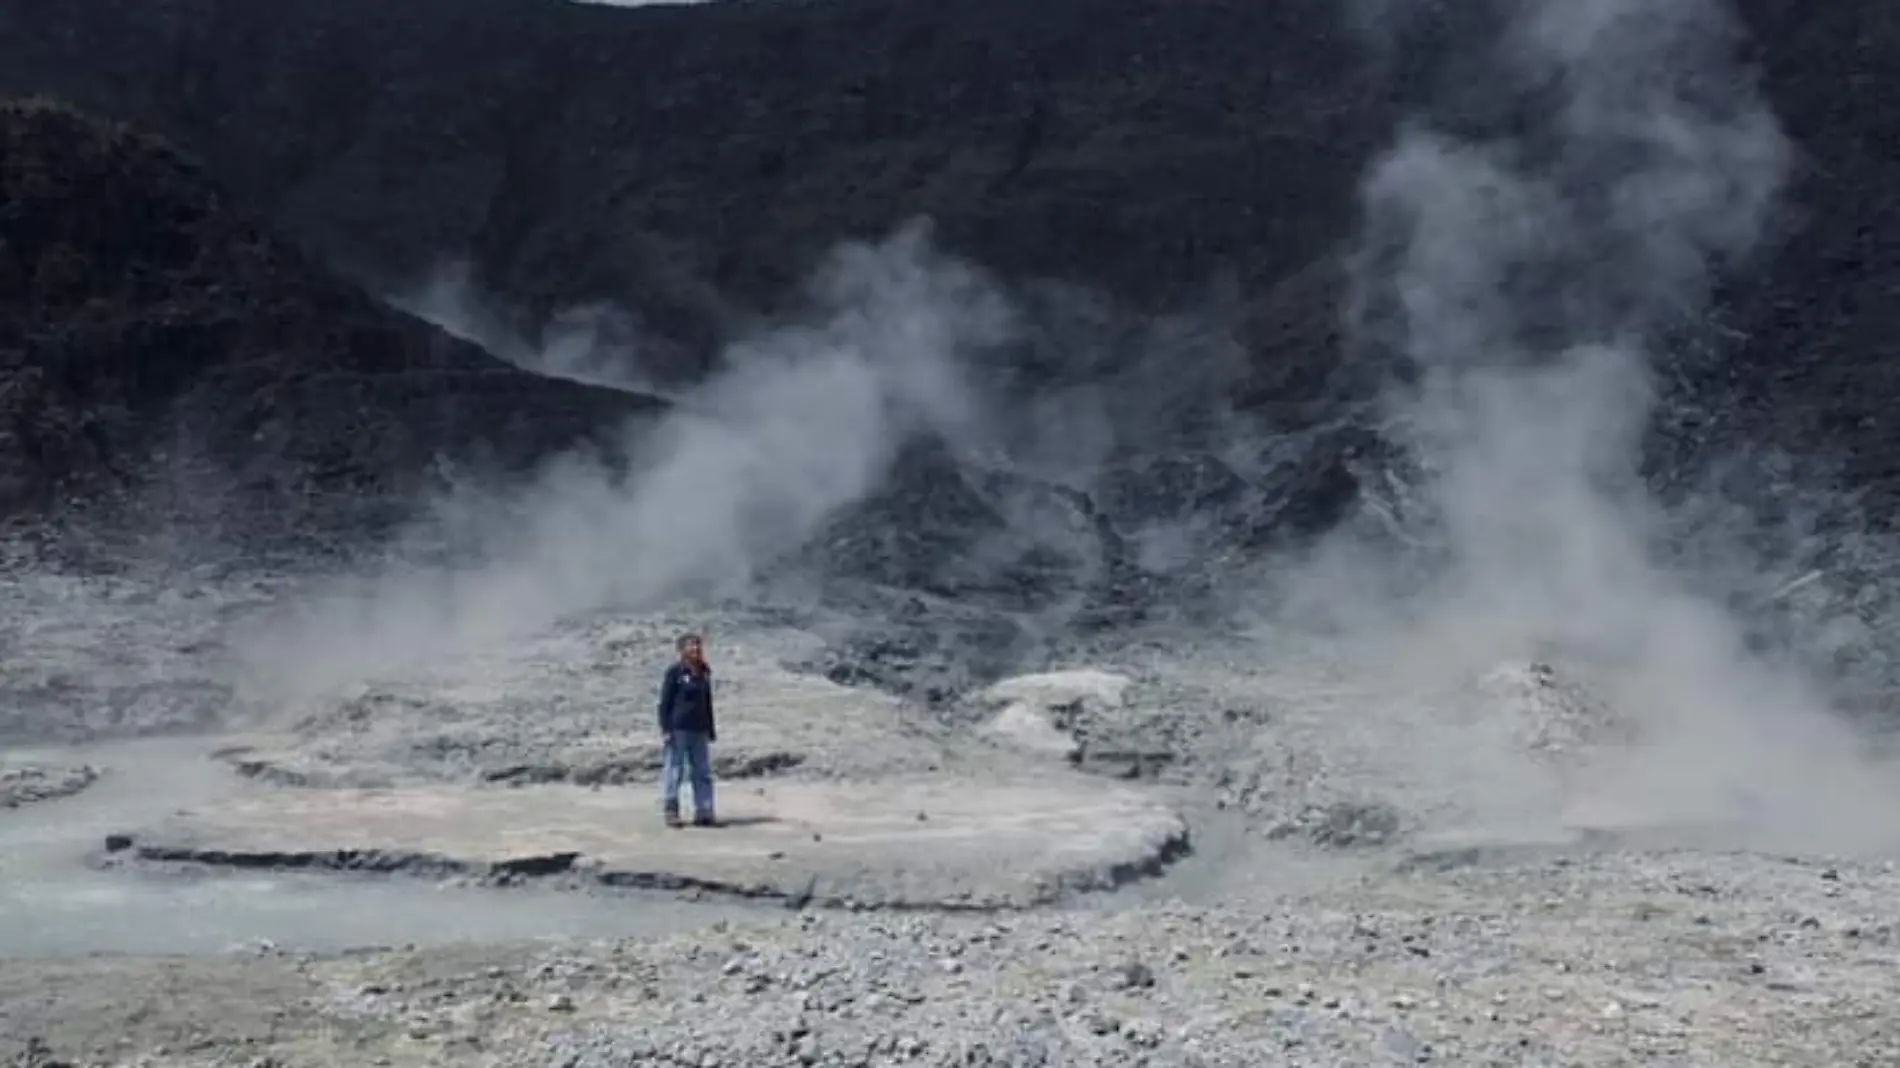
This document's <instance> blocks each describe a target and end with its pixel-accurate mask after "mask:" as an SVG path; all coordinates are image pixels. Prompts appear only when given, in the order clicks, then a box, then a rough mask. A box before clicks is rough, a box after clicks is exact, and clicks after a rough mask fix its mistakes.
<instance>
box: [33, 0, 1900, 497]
mask: <svg viewBox="0 0 1900 1068" xmlns="http://www.w3.org/2000/svg"><path fill="white" fill-rule="evenodd" d="M1349 6H1350V5H1342V4H1340V3H1338V2H1337V0H1274V2H1270V3H1269V2H1259V0H1048V2H1044V3H1034V4H1030V3H1022V2H1020V0H970V2H967V3H959V4H942V3H921V2H904V0H811V2H805V3H795V2H784V0H773V2H761V3H740V2H721V3H712V4H704V5H691V6H680V7H660V8H637V9H616V8H609V7H602V6H597V5H577V4H567V3H560V2H556V0H286V2H284V3H276V4H257V3H253V2H250V0H64V2H62V3H58V4H48V3H44V2H42V0H0V86H11V87H12V88H15V89H34V90H39V89H46V90H52V91H55V92H58V93H60V94H63V95H70V96H71V97H72V98H74V99H76V100H79V101H81V102H84V103H87V104H90V105H94V106H99V107H102V108H106V109H109V110H110V111H112V112H113V113H114V114H121V115H126V116H131V117H137V118H140V119H143V120H147V121H150V122H152V123H154V124H156V127H157V128H159V129H163V130H166V131H168V132H170V133H172V134H173V135H175V136H177V137H178V138H180V139H181V140H182V141H183V142H184V143H186V144H188V145H190V146H191V147H192V148H193V149H194V150H196V151H199V152H201V153H203V154H204V155H205V156H206V157H207V158H208V159H209V160H211V161H212V164H213V166H214V167H215V168H216V170H217V172H218V174H219V176H220V178H222V179H224V180H226V181H227V182H229V183H230V187H231V188H232V189H233V190H234V191H235V192H237V193H238V194H239V195H241V196H242V197H243V198H245V199H246V200H247V201H248V202H249V203H251V204H254V205H257V206H259V207H260V208H261V209H262V210H264V211H265V212H266V213H268V214H269V215H270V216H271V217H272V218H273V219H274V220H275V221H276V222H277V223H278V224H280V225H281V226H283V227H285V228H286V230H287V232H289V233H290V234H292V235H294V236H295V237H297V238H298V239H299V240H301V241H302V242H304V243H305V244H307V245H308V246H310V247H312V248H314V249H315V250H317V251H318V252H319V254H320V255H322V256H323V257H325V258H327V259H329V260H331V261H332V262H335V263H338V264H341V265H343V266H345V267H346V269H349V270H351V271H354V272H357V273H359V274H361V275H363V276H365V277H369V278H373V279H378V280H381V281H384V282H387V281H392V280H401V281H405V282H406V281H411V280H413V279H414V277H415V275H416V273H417V272H419V271H421V270H423V269H425V268H427V267H428V266H429V265H431V264H432V263H433V262H434V261H435V260H436V259H437V258H438V257H441V256H444V255H457V254H467V255H469V256H472V257H473V258H474V260H475V262H476V263H477V265H478V267H479V268H480V274H481V277H483V278H484V279H485V281H486V282H487V283H488V284H490V285H491V286H492V287H494V288H495V289H497V290H499V291H500V292H502V293H504V294H506V295H508V296H510V297H513V298H518V299H519V300H521V301H522V302H523V303H524V304H525V305H526V306H528V307H530V308H534V309H537V310H539V311H546V310H547V309H549V308H552V307H554V306H557V305H559V304H562V303H566V302H571V301H579V300H585V299H589V298H594V297H603V296H604V297H609V298H613V299H615V300H618V301H621V302H624V303H629V304H632V305H634V306H635V307H636V308H638V309H639V310H640V311H641V312H643V313H644V314H645V315H646V316H647V317H648V318H649V319H650V320H651V321H652V322H653V323H654V324H655V325H656V326H658V327H659V328H660V329H662V330H665V331H667V332H668V333H670V334H673V335H674V336H677V337H683V338H688V339H692V338H697V339H698V340H699V341H700V342H702V344H701V345H700V347H699V352H700V356H699V357H698V361H697V363H695V361H690V360H689V361H688V364H689V365H688V366H682V367H679V368H674V369H673V370H675V371H677V372H679V373H681V374H687V375H690V374H692V373H695V372H696V371H698V370H699V369H701V368H700V366H699V365H700V364H703V362H704V360H706V359H709V358H710V356H709V353H710V352H711V346H710V342H711V340H712V339H713V338H715V337H716V336H718V335H719V334H720V333H721V332H722V331H724V330H726V329H729V328H730V327H731V326H732V324H733V319H734V314H733V309H734V308H742V309H747V310H757V309H759V308H767V307H771V306H773V305H774V304H775V303H776V302H778V301H780V300H781V299H782V298H783V297H784V296H785V294H786V291H787V287H788V286H789V284H790V283H791V282H792V281H793V280H794V279H796V278H798V277H799V276H800V275H801V273H802V272H803V271H804V270H805V268H806V267H808V266H809V265H810V264H811V263H812V262H813V260H814V258H815V257H816V256H818V255H819V254H821V253H822V252H823V251H825V250H826V249H827V248H829V247H830V246H831V245H832V244H833V243H834V242H835V241H836V240H837V239H839V238H841V237H845V236H851V235H877V234H882V233H884V232H886V231H887V230H888V229H889V228H890V227H892V226H893V225H894V224H897V223H899V222H901V221H903V220H904V219H906V218H908V217H911V216H913V215H917V214H920V213H923V214H930V215H933V216H934V217H935V218H936V220H937V221H938V224H939V226H938V232H939V234H940V236H941V237H942V239H943V240H944V242H945V243H946V244H947V245H948V246H949V247H950V248H951V249H952V250H954V251H958V252H963V253H967V254H970V255H972V256H973V257H974V258H976V259H977V260H979V261H980V262H982V263H983V264H985V265H986V266H989V267H992V268H995V269H997V270H999V271H1001V272H1003V273H1004V274H1005V275H1009V276H1016V277H1022V276H1055V277H1060V278H1064V279H1068V280H1074V281H1081V282H1085V283H1088V284H1090V285H1093V286H1097V287H1100V288H1101V289H1103V290H1105V291H1107V292H1109V293H1111V294H1113V295H1114V296H1116V297H1117V298H1118V299H1120V300H1121V301H1123V302H1125V303H1127V304H1129V305H1131V306H1134V307H1145V308H1150V309H1152V308H1155V307H1160V306H1164V305H1167V304H1169V303H1171V302H1174V301H1177V300H1179V299H1181V298H1183V296H1184V295H1191V294H1194V293H1197V292H1199V291H1201V288H1202V287H1204V286H1205V285H1206V284H1207V283H1208V282H1209V281H1210V280H1216V279H1219V278H1222V277H1229V278H1233V279H1237V280H1239V282H1240V283H1241V292H1242V293H1243V295H1244V296H1245V297H1246V298H1247V304H1246V307H1247V308H1248V309H1249V310H1250V311H1251V313H1252V314H1251V318H1250V320H1249V322H1248V329H1247V331H1246V332H1245V334H1246V337H1247V339H1248V341H1249V344H1250V346H1251V349H1252V353H1251V356H1252V362H1251V369H1250V370H1249V371H1248V372H1247V377H1245V378H1243V379H1242V380H1240V381H1238V382H1235V383H1233V384H1232V389H1233V391H1234V393H1235V395H1237V396H1239V397H1240V398H1241V399H1242V400H1243V402H1246V403H1248V404H1252V405H1256V406H1264V405H1268V404H1271V405H1273V406H1274V409H1275V412H1276V414H1281V415H1291V416H1293V417H1296V418H1297V417H1298V416H1300V415H1302V414H1304V413H1302V411H1301V407H1302V403H1303V402H1304V401H1307V400H1310V399H1311V398H1313V397H1314V396H1315V395H1316V393H1318V392H1319V391H1320V387H1321V386H1322V385H1324V384H1325V382H1326V381H1327V379H1328V372H1329V370H1330V369H1331V368H1332V367H1333V366H1334V365H1335V363H1336V355H1337V353H1336V350H1337V338H1336V335H1337V331H1336V330H1335V328H1334V324H1335V322H1336V318H1337V297H1338V282H1337V278H1336V277H1335V275H1334V274H1333V273H1332V272H1329V271H1328V269H1327V267H1326V263H1327V260H1328V257H1329V256H1331V255H1332V254H1333V253H1334V252H1336V251H1337V249H1338V247H1339V245H1340V243H1341V242H1342V241H1343V240H1344V239H1345V238H1346V237H1347V236H1348V235H1349V234H1350V233H1351V231H1352V225H1353V219H1354V189H1355V180H1356V177H1357V175H1358V174H1359V173H1360V171H1361V169H1362V168H1363V166H1364V164H1365V163H1366V161H1367V159H1368V157H1369V156H1370V154H1371V153H1372V152H1374V151H1376V150H1377V149H1378V148H1379V147H1380V146H1382V145H1384V144H1386V143H1387V142H1388V140H1389V138H1390V137H1391V134H1392V131H1393V129H1394V124H1395V122H1396V121H1398V120H1399V119H1400V118H1401V117H1402V116H1404V115H1407V114H1410V113H1413V112H1416V111H1421V110H1424V111H1430V112H1433V113H1435V114H1436V115H1437V116H1438V117H1439V118H1441V119H1449V120H1452V121H1462V122H1464V123H1466V124H1467V125H1469V123H1470V122H1472V121H1475V120H1473V118H1472V114H1471V113H1472V112H1474V111H1475V112H1482V111H1484V110H1485V109H1486V107H1487V106H1490V105H1488V104H1487V101H1486V93H1485V92H1484V89H1485V87H1484V86H1482V85H1477V86H1474V85H1472V84H1470V83H1471V80H1472V77H1473V75H1472V72H1473V71H1474V70H1479V69H1481V66H1480V65H1478V64H1474V63H1465V62H1461V61H1459V59H1458V58H1457V56H1456V55H1455V53H1456V52H1457V51H1458V50H1459V49H1461V48H1467V47H1469V46H1470V44H1471V37H1472V34H1471V33H1469V32H1467V31H1468V29H1469V25H1468V24H1475V23H1477V22H1482V21H1484V11H1485V7H1486V5H1485V4H1484V3H1481V2H1478V0H1474V2H1472V3H1468V4H1461V5H1450V6H1442V5H1441V6H1440V8H1438V9H1437V10H1438V11H1439V14H1440V15H1441V16H1443V17H1440V18H1438V19H1436V20H1435V21H1434V20H1417V24H1416V25H1414V26H1412V27H1411V28H1410V29H1408V30H1407V31H1405V32H1406V33H1409V34H1410V36H1400V37H1396V38H1393V39H1392V40H1391V41H1390V42H1389V43H1390V47H1388V48H1387V49H1385V50H1384V52H1383V53H1377V52H1375V51H1374V50H1373V49H1371V48H1369V47H1368V45H1367V39H1366V38H1364V37H1363V36H1361V35H1358V34H1355V33H1354V32H1352V31H1351V30H1350V29H1349V28H1348V27H1347V25H1346V24H1345V20H1344V16H1342V14H1341V9H1342V8H1344V7H1349ZM1736 7H1737V9H1738V10H1739V12H1740V14H1741V15H1742V17H1743V19H1744V21H1745V23H1746V24H1747V27H1748V29H1749V30H1750V31H1751V35H1752V39H1753V41H1754V45H1753V47H1754V48H1755V50H1756V51H1757V52H1758V53H1759V60H1760V68H1761V71H1762V74H1763V77H1764V84H1765V87H1766V90H1767V92H1768V95H1769V96H1770V98H1771V100H1772V102H1773V104H1774V106H1775V108H1776V110H1777V112H1778V113H1779V114H1780V115H1781V116H1782V118H1783V120H1784V122H1785V124H1786V125H1787V127H1788V128H1789V130H1790V132H1791V133H1792V135H1793V136H1794V138H1795V139H1796V141H1797V142H1798V143H1799V146H1800V149H1801V151H1802V153H1803V161H1802V167H1803V169H1802V173H1801V174H1800V176H1799V180H1798V181H1797V183H1796V185H1795V187H1794V191H1793V193H1794V197H1793V202H1792V204H1791V206H1790V210H1789V212H1788V213H1787V215H1786V217H1785V218H1784V219H1783V220H1782V223H1783V226H1784V232H1783V235H1782V237H1783V240H1782V242H1781V243H1780V244H1779V245H1778V246H1777V247H1776V248H1775V249H1773V250H1772V255H1770V256H1769V257H1768V258H1767V259H1766V260H1765V261H1764V262H1763V263H1762V264H1761V265H1760V266H1761V268H1762V271H1763V272H1764V275H1763V282H1762V284H1758V285H1753V286H1749V287H1743V288H1740V289H1737V290H1736V295H1735V297H1734V306H1733V307H1731V308H1729V309H1728V312H1727V315H1726V321H1727V323H1728V324H1729V325H1730V326H1732V327H1733V328H1734V329H1735V332H1736V333H1737V334H1738V335H1739V336H1743V337H1746V338H1747V340H1746V341H1745V342H1744V343H1743V344H1741V346H1740V347H1739V350H1738V351H1736V352H1734V353H1733V354H1732V359H1731V360H1730V362H1728V363H1727V364H1726V365H1724V366H1722V367H1719V368H1714V369H1709V370H1708V373H1706V374H1705V375H1703V376H1702V377H1701V378H1699V379H1696V380H1695V381H1693V382H1691V383H1690V385H1691V386H1692V388H1693V389H1694V390H1696V391H1698V392H1699V393H1700V394H1702V395H1703V397H1704V399H1705V400H1706V401H1708V403H1709V404H1711V405H1719V406H1722V407H1725V408H1727V409H1728V410H1729V411H1728V414H1727V415H1726V416H1725V419H1724V421H1723V422H1722V423H1721V426H1722V427H1723V428H1724V429H1723V430H1722V433H1723V434H1724V435H1726V438H1727V440H1732V441H1769V442H1773V443H1777V444H1781V445H1786V446H1789V447H1792V448H1795V449H1799V450H1812V449H1820V450H1824V451H1827V452H1830V453H1832V454H1835V455H1837V456H1839V457H1841V458H1844V459H1845V461H1846V467H1847V469H1848V474H1850V475H1851V476H1852V477H1853V478H1854V479H1855V480H1856V481H1859V482H1862V483H1874V484H1879V485H1881V486H1885V485H1887V484H1889V483H1892V482H1894V481H1895V479H1894V472H1893V471H1891V470H1890V467H1891V464H1892V462H1893V461H1892V460H1891V459H1890V458H1891V457H1894V456H1896V455H1900V448H1896V446H1900V440H1896V438H1895V434H1896V433H1897V431H1896V430H1895V426H1896V425H1897V424H1895V422H1894V421H1893V420H1890V419H1886V418H1884V410H1885V408H1886V406H1887V405H1888V398H1890V397H1891V396H1893V393H1894V388H1893V387H1894V385H1895V383H1893V382H1892V381H1891V376H1892V372H1891V371H1890V370H1888V365H1889V364H1890V363H1891V361H1889V360H1888V359H1886V356H1887V355H1888V354H1889V353H1891V352H1892V344H1893V342H1892V341H1891V339H1892V338H1893V337H1895V336H1900V321H1897V320H1896V312H1895V311H1894V310H1893V305H1892V302H1891V301H1890V300H1888V299H1887V297H1888V295H1889V294H1890V293H1891V291H1892V287H1893V285H1894V284H1895V279H1897V278H1900V240H1896V239H1895V234H1896V219H1895V217H1894V211H1895V208H1894V206H1893V200H1892V197H1891V190H1893V189H1896V188H1900V154H1896V153H1895V152H1893V151H1892V145H1893V144H1895V143H1896V131H1895V128H1894V123H1895V121H1896V120H1895V118H1894V116H1895V115H1896V114H1900V108H1897V107H1896V104H1900V100H1896V99H1895V97H1896V94H1897V93H1900V90H1896V88H1895V87H1896V86H1900V78H1897V77H1896V74H1900V71H1896V69H1895V64H1896V63H1900V59H1896V57H1900V8H1896V7H1895V6H1894V5H1893V4H1892V3H1890V2H1887V0H1838V2H1835V3H1829V4H1824V5H1815V4H1812V3H1796V2H1794V0H1738V2H1737V4H1736ZM1448 53H1452V54H1453V55H1452V58H1451V59H1450V60H1448V59H1447V55H1448ZM1492 110H1495V107H1493V109H1492ZM1461 113H1462V114H1461ZM1223 388H1225V387H1223ZM1887 496H1889V497H1891V494H1888V495H1887Z"/></svg>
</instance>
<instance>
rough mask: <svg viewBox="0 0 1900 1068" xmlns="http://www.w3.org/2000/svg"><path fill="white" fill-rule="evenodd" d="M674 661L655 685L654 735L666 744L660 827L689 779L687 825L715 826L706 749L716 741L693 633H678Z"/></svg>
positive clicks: (702, 651)
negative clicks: (657, 698) (690, 813)
mask: <svg viewBox="0 0 1900 1068" xmlns="http://www.w3.org/2000/svg"><path fill="white" fill-rule="evenodd" d="M674 645H675V646H676V647H677V648H678V650H679V659H678V660H676V661H674V662H673V663H672V664H670V665H668V667H667V669H666V677H665V678H664V679H663V680H662V681H661V683H660V736H661V737H662V738H663V739H664V740H665V743H666V748H665V752H666V771H665V781H664V785H663V787H662V789H663V790H664V795H663V803H664V805H665V809H666V825H667V826H668V827H678V826H680V825H681V821H680V780H681V778H683V777H687V776H690V777H691V778H692V781H693V825H694V826H695V827H712V826H716V825H717V822H718V821H717V820H716V819H715V818H714V816H713V783H712V758H711V755H710V754H709V752H708V750H707V747H708V745H709V744H710V743H712V742H715V741H718V740H719V732H718V730H717V729H716V728H715V727H714V726H713V697H712V666H711V665H709V664H707V663H706V643H705V642H703V641H701V640H700V637H699V635H697V634H682V635H680V637H679V640H678V641H677V642H675V643H674Z"/></svg>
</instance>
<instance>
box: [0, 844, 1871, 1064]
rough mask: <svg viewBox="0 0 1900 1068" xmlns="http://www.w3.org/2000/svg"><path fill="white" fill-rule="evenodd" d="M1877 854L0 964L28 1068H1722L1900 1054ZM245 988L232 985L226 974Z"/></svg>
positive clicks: (1632, 857) (4, 1016)
mask: <svg viewBox="0 0 1900 1068" xmlns="http://www.w3.org/2000/svg"><path fill="white" fill-rule="evenodd" d="M1897 889H1900V881H1897V880H1896V876H1895V874H1894V873H1893V871H1892V866H1891V865H1890V864H1889V865H1873V866H1861V865H1852V864H1845V863H1838V862H1837V863H1831V864H1824V863H1821V862H1809V861H1799V860H1782V859H1775V858H1767V857H1757V856H1746V855H1737V856H1716V855H1686V854H1671V853H1655V854H1621V853H1605V854H1599V855H1579V856H1573V857H1568V858H1554V857H1528V858H1523V859H1519V860H1515V861H1504V862H1498V863H1494V864H1490V865H1485V866H1481V867H1475V868H1465V869H1461V870H1453V871H1430V870H1419V871H1412V872H1409V873H1404V874H1393V873H1391V872H1384V873H1380V874H1378V875H1377V876H1376V877H1374V876H1363V877H1359V878H1354V879H1348V880H1343V881H1340V882H1336V883H1334V884H1332V885H1329V886H1327V887H1326V888H1325V890H1324V891H1323V892H1321V893H1318V894H1289V895H1276V894H1275V893H1273V892H1272V890H1271V889H1270V887H1268V886H1265V885H1263V886H1262V887H1260V888H1258V889H1257V890H1256V891H1255V892H1252V893H1248V894H1245V895H1244V896H1242V897H1240V898H1237V899H1235V900H1234V901H1233V902H1231V903H1229V904H1226V905H1223V906H1219V907H1187V906H1184V905H1179V904H1152V905H1145V906H1141V907H1136V908H1131V909H1126V910H1120V911H1112V912H1065V913H1041V914H1033V915H1005V916H964V917H957V916H942V915H921V916H917V915H913V916H893V915H875V914H841V913H818V912H806V913H802V914H794V913H787V912H783V911H781V912H779V913H777V914H761V915H760V916H759V917H758V918H757V919H755V920H747V921H742V922H733V923H724V924H721V925H718V926H715V927H707V928H704V929H698V930H691V931H683V932H681V933H679V934H678V935H677V936H674V937H668V938H658V939H652V940H646V941H639V942H625V943H618V944H588V945H563V946H558V947H547V946H485V947H467V948H462V949H454V950H438V951H429V952H416V951H406V950H394V949H390V950H378V951H373V952H362V953H352V954H345V955H341V956H328V957H312V956H309V955H304V954H298V953H295V952H288V951H279V950H274V949H263V950H259V951H254V952H245V953H239V954H233V955H230V956H225V957H219V958H197V959H176V960H156V961H155V960H128V959H123V958H112V957H102V958H92V959H87V960H73V961H61V962H49V963H22V962H10V963H8V964H5V965H4V966H0V1023H3V1024H4V1027H0V1034H4V1035H5V1036H7V1037H6V1038H5V1039H4V1041H5V1042H6V1043H7V1044H8V1045H9V1046H10V1047H11V1048H5V1047H0V1049H4V1051H5V1053H7V1054H9V1055H12V1056H14V1057H15V1058H16V1061H15V1063H24V1064H32V1065H40V1066H43V1065H51V1064H58V1063H73V1064H93V1063H100V1064H107V1063H111V1064H138V1065H257V1064H281V1065H301V1064H313V1065H315V1064H337V1065H341V1064H377V1065H409V1064H489V1065H504V1064H506V1065H543V1064H545V1065H565V1066H571V1068H581V1066H590V1068H591V1066H596V1065H599V1066H606V1065H625V1064H678V1065H693V1066H708V1065H832V1064H835V1065H887V1064H925V1065H981V1064H1011V1065H1032V1064H1103V1065H1110V1064H1122V1065H1135V1064H1148V1065H1234V1066H1243V1065H1257V1064H1263V1063H1284V1064H1311V1065H1366V1064H1457V1065H1533V1064H1535V1065H1576V1066H1583V1065H1602V1066H1609V1065H1627V1064H1671V1065H1708V1066H1716V1065H1720V1066H1724V1068H1735V1066H1742V1065H1781V1066H1787V1065H1816V1066H1820V1065H1828V1066H1843V1065H1854V1066H1874V1065H1882V1064H1891V1063H1893V1058H1894V1057H1896V1056H1900V1031H1896V1029H1895V1025H1894V1023H1893V1020H1892V1015H1891V1013H1890V1012H1888V1011H1887V1002H1888V1000H1889V998H1890V992H1891V990H1892V987H1893V984H1894V982H1895V980H1896V976H1895V974H1894V972H1895V968H1896V957H1895V950H1894V942H1893V940H1894V937H1895V936H1894V929H1893V928H1894V915H1893V910H1892V905H1891V902H1892V901H1893V899H1894V893H1895V891H1896V890H1897ZM240 991H241V993H240Z"/></svg>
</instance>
